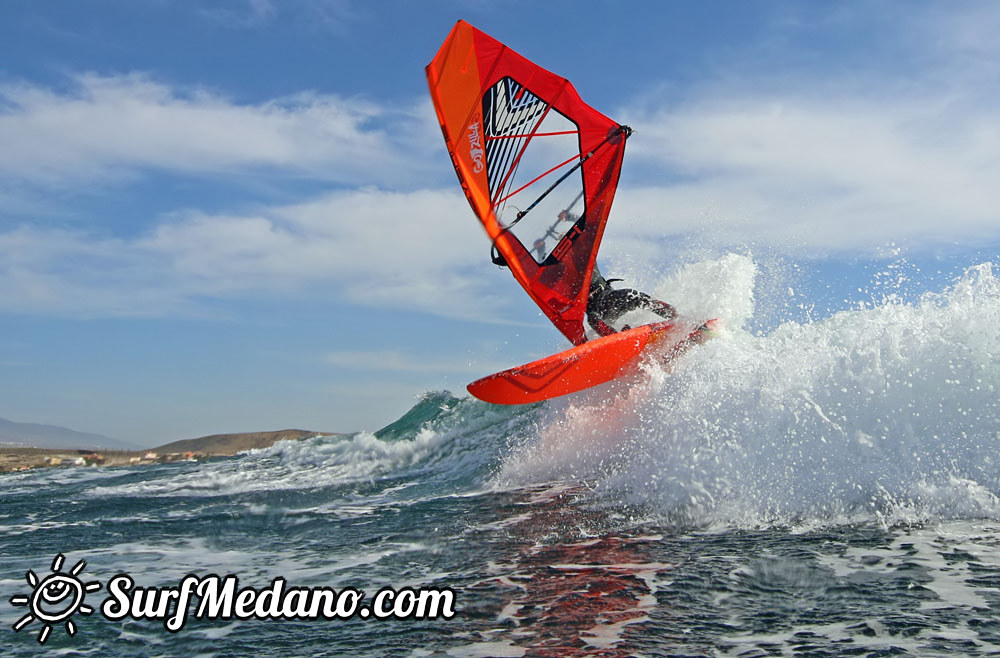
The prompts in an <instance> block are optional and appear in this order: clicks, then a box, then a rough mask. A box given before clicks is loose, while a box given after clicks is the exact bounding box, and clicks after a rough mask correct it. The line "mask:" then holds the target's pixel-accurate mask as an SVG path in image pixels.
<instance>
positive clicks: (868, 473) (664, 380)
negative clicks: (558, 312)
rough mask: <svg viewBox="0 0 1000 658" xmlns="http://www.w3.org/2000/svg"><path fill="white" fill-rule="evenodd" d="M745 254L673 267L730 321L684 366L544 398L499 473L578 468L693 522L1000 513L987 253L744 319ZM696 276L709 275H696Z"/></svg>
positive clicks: (994, 317) (751, 280)
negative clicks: (790, 312)
mask: <svg viewBox="0 0 1000 658" xmlns="http://www.w3.org/2000/svg"><path fill="white" fill-rule="evenodd" d="M756 278H757V274H756V269H755V267H754V264H753V262H752V261H751V260H750V259H749V258H748V257H745V256H733V255H730V256H726V257H724V258H722V259H718V260H715V261H711V262H707V263H700V264H697V265H692V266H691V267H690V268H688V270H687V271H682V272H680V273H679V274H678V275H676V276H675V277H674V278H673V279H672V280H671V281H670V282H669V287H670V288H671V289H672V290H674V291H675V292H676V295H675V297H674V299H676V300H677V305H678V307H679V308H681V310H682V312H688V313H702V314H709V312H708V309H710V308H712V307H715V308H717V309H718V310H719V312H718V313H716V315H720V316H721V317H722V318H723V321H724V325H725V327H726V328H725V331H723V332H720V334H721V335H720V336H718V337H717V338H716V339H715V340H712V341H710V342H708V343H706V344H705V345H703V346H700V347H698V348H695V349H693V350H691V352H690V353H689V354H688V355H686V356H685V357H684V358H682V359H681V360H680V361H678V362H677V363H676V364H675V366H674V368H673V371H672V372H670V373H667V372H664V371H663V370H661V369H660V368H659V367H657V366H650V367H649V368H648V369H647V372H646V373H645V374H644V375H639V376H636V377H634V378H633V379H632V381H630V382H628V384H629V385H627V386H626V385H622V384H618V385H616V384H615V383H612V384H611V385H607V386H604V387H600V388H598V389H592V390H591V391H589V392H585V393H583V394H580V395H576V396H572V397H569V398H566V399H564V400H563V401H561V402H557V403H554V404H552V405H550V407H549V409H550V414H549V417H548V418H547V419H546V420H545V422H542V423H540V424H539V430H538V436H537V437H536V438H535V439H534V440H533V441H531V442H529V443H528V444H526V445H525V446H524V447H523V448H522V449H521V450H520V451H518V452H517V453H515V454H514V455H512V456H511V457H509V458H508V459H507V460H506V462H505V464H504V467H503V469H502V470H501V472H500V474H499V476H498V481H499V482H502V483H505V484H525V483H530V482H538V481H546V480H552V479H558V478H571V479H583V480H585V481H588V482H590V483H591V484H592V485H593V486H595V487H598V488H599V489H601V490H603V491H605V492H610V493H612V494H613V496H615V497H616V498H618V499H621V498H622V497H623V496H624V498H625V500H628V501H629V502H633V503H639V504H642V505H644V506H646V507H648V508H650V509H653V510H654V511H655V513H657V514H662V515H666V516H668V517H676V518H679V519H683V520H685V521H687V522H694V523H697V524H702V525H704V524H712V523H719V522H721V523H723V524H724V525H732V524H736V525H750V526H754V525H760V524H769V523H781V524H789V523H793V524H794V523H802V522H809V521H810V520H815V519H826V520H831V519H841V520H843V519H848V518H856V517H857V516H858V515H860V516H861V517H862V518H865V519H872V518H875V519H878V520H881V521H883V522H885V523H896V522H901V521H925V520H928V519H931V520H933V519H941V518H979V517H986V518H1000V498H998V497H997V493H998V492H1000V463H997V462H996V461H995V460H996V457H995V456H996V454H997V452H998V448H1000V405H998V395H997V394H998V391H1000V360H998V355H1000V281H998V279H997V277H996V275H995V274H994V272H993V270H992V267H991V266H990V265H989V264H984V265H980V266H977V267H973V268H970V269H969V270H968V271H967V272H966V273H965V275H964V276H963V277H962V278H961V280H959V281H957V282H956V283H955V284H954V285H953V286H952V287H950V288H949V289H947V290H945V291H943V292H940V293H935V294H926V295H924V296H923V297H922V298H921V299H920V300H919V301H918V302H916V303H912V304H909V303H904V302H902V301H901V300H900V298H899V297H896V296H893V295H891V294H890V295H886V298H885V300H883V302H882V303H880V304H877V305H874V306H866V307H865V308H861V309H858V310H852V311H843V312H839V313H836V314H834V315H833V316H831V317H829V318H826V319H824V320H822V321H817V322H791V321H789V322H786V323H784V324H782V325H780V326H778V327H777V328H776V329H774V330H773V331H771V332H770V333H768V334H766V335H755V334H753V333H751V332H750V331H748V330H747V329H746V326H747V325H748V323H749V321H750V320H751V318H752V314H753V299H754V290H755V279H756ZM691 280H699V281H702V282H704V281H706V280H711V281H713V284H712V285H711V286H708V287H707V288H708V289H709V290H710V292H704V291H702V287H699V286H695V285H693V284H690V281H691Z"/></svg>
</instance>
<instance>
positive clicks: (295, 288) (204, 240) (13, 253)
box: [0, 189, 516, 321]
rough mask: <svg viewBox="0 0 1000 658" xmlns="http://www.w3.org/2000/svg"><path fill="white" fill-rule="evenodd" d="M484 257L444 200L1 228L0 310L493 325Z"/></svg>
mask: <svg viewBox="0 0 1000 658" xmlns="http://www.w3.org/2000/svg"><path fill="white" fill-rule="evenodd" d="M488 252H489V243H488V240H486V238H485V234H484V233H483V231H482V229H481V228H479V226H478V225H477V224H476V222H475V221H474V219H473V218H472V216H471V213H470V212H469V210H468V205H467V204H466V203H465V201H464V200H463V199H462V198H461V196H460V194H459V193H458V192H457V191H450V192H438V191H426V190H425V191H418V192H413V193H393V192H385V191H380V190H376V189H363V190H353V191H341V192H334V193H331V194H328V195H326V196H323V197H319V198H317V199H314V200H312V201H309V202H306V203H302V204H297V205H290V206H281V207H272V208H266V207H265V208H260V209H258V211H257V212H254V213H252V214H247V215H207V214H204V213H185V214H177V215H174V216H170V217H167V218H165V219H164V220H163V221H162V222H161V223H160V224H159V225H158V226H157V227H156V228H154V229H153V230H152V231H150V232H149V233H147V234H145V235H142V236H140V237H138V238H135V239H129V240H126V239H122V238H114V237H108V236H101V235H95V234H90V233H84V232H78V231H67V230H64V229H40V228H28V227H21V228H18V229H14V230H11V231H8V232H4V233H0V263H2V265H0V309H2V310H8V311H19V312H40V313H56V314H59V313H85V314H97V315H103V314H136V313H137V314H162V313H168V312H176V311H178V310H185V311H188V312H190V311H191V310H192V309H195V308H198V303H199V302H201V301H205V300H209V299H218V298H230V299H242V298H256V297H274V296H289V295H291V296H297V295H309V296H313V297H318V298H322V299H327V300H331V301H346V302H350V303H353V304H357V305H361V306H372V307H383V308H393V309H399V310H415V311H422V312H427V313H431V314H435V315H440V316H445V317H453V318H466V319H479V320H494V321H496V320H498V319H499V309H502V308H503V307H504V306H505V304H506V300H508V299H509V296H508V297H505V296H504V294H505V293H503V292H502V293H501V294H499V295H498V294H496V293H494V292H492V291H491V290H490V288H489V285H490V284H491V283H495V282H496V280H497V277H496V276H490V275H489V270H490V269H495V268H493V267H492V266H491V265H489V264H488V261H487V254H488ZM515 285H516V284H514V282H513V281H512V280H511V281H509V285H508V286H506V287H505V288H504V290H505V292H506V293H510V294H513V293H514V291H515Z"/></svg>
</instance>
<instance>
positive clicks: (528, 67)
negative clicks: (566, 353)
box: [427, 21, 631, 345]
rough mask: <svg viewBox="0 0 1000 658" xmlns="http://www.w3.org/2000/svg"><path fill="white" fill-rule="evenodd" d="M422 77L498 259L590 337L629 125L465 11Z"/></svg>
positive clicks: (563, 327) (548, 309) (570, 332)
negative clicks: (469, 19)
mask: <svg viewBox="0 0 1000 658" xmlns="http://www.w3.org/2000/svg"><path fill="white" fill-rule="evenodd" d="M427 81H428V84H429V85H430V92H431V98H432V99H433V101H434V108H435V110H436V111H437V116H438V121H439V122H440V123H441V130H442V132H443V133H444V139H445V143H446V144H447V147H448V152H449V153H450V155H451V159H452V163H453V164H454V165H455V171H456V173H457V174H458V179H459V181H460V182H461V184H462V188H463V189H464V191H465V194H466V196H467V197H468V199H469V203H470V204H471V205H472V209H473V211H474V212H475V214H476V216H477V217H478V218H479V220H480V221H481V222H482V223H483V227H484V228H485V229H486V233H487V234H488V235H489V237H490V240H492V241H493V246H494V247H495V251H496V256H495V260H497V261H499V262H502V263H503V264H505V265H507V266H508V267H509V268H510V271H511V273H512V274H513V275H514V278H515V279H517V282H518V283H520V284H521V286H522V287H523V288H524V289H525V291H527V293H528V294H529V295H530V296H531V298H532V299H533V300H534V301H535V303H536V304H538V306H539V307H540V308H541V309H542V311H543V312H544V313H545V315H547V316H548V318H549V319H550V320H551V321H552V323H553V324H555V326H556V327H557V328H558V329H559V331H561V332H562V333H563V334H565V335H566V337H567V338H569V339H570V340H571V341H572V342H573V343H574V344H576V345H579V344H581V343H583V342H586V340H587V338H586V335H585V334H584V328H583V320H584V316H585V314H586V308H587V293H588V289H589V287H590V277H591V273H592V271H593V268H594V261H595V259H596V257H597V249H598V247H599V246H600V243H601V237H602V236H603V234H604V225H605V223H606V222H607V220H608V213H609V212H610V211H611V201H612V199H613V198H614V194H615V188H616V187H617V185H618V176H619V173H620V171H621V163H622V155H623V153H624V151H625V139H626V138H627V137H628V135H629V134H630V132H631V131H630V130H629V129H628V128H627V127H624V126H620V125H618V124H617V123H616V122H614V121H612V120H611V119H609V118H608V117H606V116H604V115H603V114H601V113H600V112H598V111H597V110H595V109H594V108H592V107H590V106H589V105H587V104H586V103H584V102H583V101H582V100H581V99H580V96H579V95H578V94H577V93H576V90H575V89H574V88H573V86H572V85H571V84H570V83H569V81H567V80H566V79H565V78H561V77H559V76H557V75H555V74H553V73H551V72H549V71H546V70H545V69H543V68H541V67H539V66H538V65H536V64H534V63H532V62H530V61H528V60H527V59H525V58H524V57H522V56H521V55H519V54H517V53H516V52H514V51H513V50H511V49H510V48H508V47H507V46H505V45H503V44H502V43H500V42H499V41H497V40H495V39H493V38H492V37H490V36H489V35H487V34H485V33H483V32H481V31H479V30H477V29H476V28H474V27H472V26H471V25H469V24H468V23H465V22H464V21H459V22H458V24H457V25H455V27H454V29H453V30H452V31H451V34H449V35H448V38H447V39H445V42H444V44H443V45H442V46H441V49H440V50H439V51H438V53H437V55H436V56H435V57H434V59H433V61H431V63H430V64H429V65H428V66H427ZM501 259H502V260H501Z"/></svg>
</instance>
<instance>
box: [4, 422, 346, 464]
mask: <svg viewBox="0 0 1000 658" xmlns="http://www.w3.org/2000/svg"><path fill="white" fill-rule="evenodd" d="M337 434H338V433H337V432H315V431H310V430H299V429H288V430H276V431H273V432H243V433H239V434H212V435H210V436H203V437H200V438H197V439H182V440H180V441H173V442H171V443H166V444H164V445H162V446H158V447H156V448H150V449H148V450H119V449H107V450H104V449H98V450H95V449H76V448H35V447H30V446H23V445H10V444H0V473H10V472H13V471H24V470H30V469H34V468H43V467H55V466H59V467H62V466H134V465H142V464H153V463H163V462H171V461H182V460H189V459H203V458H208V457H232V456H233V455H236V454H237V453H240V452H244V451H246V450H257V449H260V448H268V447H270V446H272V445H274V444H275V443H277V442H278V441H301V440H303V439H311V438H313V437H316V436H333V435H337Z"/></svg>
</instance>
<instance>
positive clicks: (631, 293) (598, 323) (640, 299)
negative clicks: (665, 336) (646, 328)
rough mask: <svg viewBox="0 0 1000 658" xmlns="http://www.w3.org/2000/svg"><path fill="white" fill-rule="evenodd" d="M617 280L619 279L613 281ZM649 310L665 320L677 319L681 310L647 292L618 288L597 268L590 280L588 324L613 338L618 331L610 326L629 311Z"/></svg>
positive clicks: (598, 331) (595, 267)
mask: <svg viewBox="0 0 1000 658" xmlns="http://www.w3.org/2000/svg"><path fill="white" fill-rule="evenodd" d="M612 280H613V281H614V280H617V279H612ZM640 309H641V310H645V311H651V312H653V313H656V314H657V315H659V316H660V317H661V318H664V319H665V320H671V319H673V318H675V317H677V311H676V310H674V307H673V306H671V305H670V304H667V303H666V302H661V301H660V300H658V299H653V298H652V297H650V296H649V295H647V294H646V293H644V292H639V291H638V290H632V289H631V288H620V289H617V290H616V289H614V288H612V287H611V283H610V282H609V281H608V280H607V279H605V278H604V277H603V276H601V272H600V270H598V269H597V266H594V273H593V275H592V277H591V279H590V294H589V295H588V297H587V322H588V323H589V324H590V326H591V327H593V329H594V331H596V332H597V333H599V334H600V335H602V336H610V335H611V334H613V333H615V330H614V329H613V328H612V327H610V326H609V325H608V323H609V322H614V321H616V320H618V319H619V318H620V317H621V316H623V315H625V314H626V313H628V312H629V311H636V310H640Z"/></svg>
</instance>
